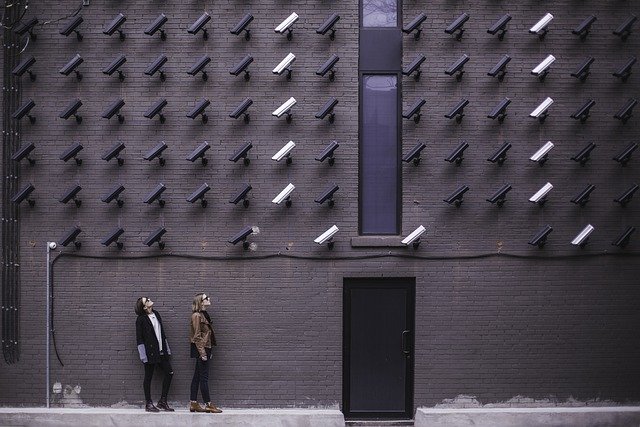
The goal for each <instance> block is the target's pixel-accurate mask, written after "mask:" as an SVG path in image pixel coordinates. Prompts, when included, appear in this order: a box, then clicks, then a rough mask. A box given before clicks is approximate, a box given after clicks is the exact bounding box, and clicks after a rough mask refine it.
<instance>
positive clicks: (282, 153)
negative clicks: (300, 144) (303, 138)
mask: <svg viewBox="0 0 640 427" xmlns="http://www.w3.org/2000/svg"><path fill="white" fill-rule="evenodd" d="M295 146H296V143H295V142H293V141H289V142H287V143H286V144H285V145H284V147H282V148H281V149H280V150H279V151H278V152H277V153H276V154H274V155H273V157H271V160H275V161H276V162H279V161H280V160H282V159H284V158H285V157H286V158H287V164H291V157H290V153H291V150H293V147H295Z"/></svg>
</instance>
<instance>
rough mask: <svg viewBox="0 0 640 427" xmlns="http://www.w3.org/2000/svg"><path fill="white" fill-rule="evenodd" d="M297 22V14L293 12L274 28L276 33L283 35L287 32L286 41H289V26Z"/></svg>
mask: <svg viewBox="0 0 640 427" xmlns="http://www.w3.org/2000/svg"><path fill="white" fill-rule="evenodd" d="M297 20H298V14H297V13H295V12H293V13H292V14H291V15H289V16H287V18H286V19H285V20H284V21H282V22H281V23H280V25H278V26H277V27H276V28H275V32H276V33H280V34H284V33H285V32H287V31H288V32H289V33H288V34H287V39H289V40H291V37H292V32H291V31H292V29H291V26H292V25H293V24H294V23H295V22H296V21H297Z"/></svg>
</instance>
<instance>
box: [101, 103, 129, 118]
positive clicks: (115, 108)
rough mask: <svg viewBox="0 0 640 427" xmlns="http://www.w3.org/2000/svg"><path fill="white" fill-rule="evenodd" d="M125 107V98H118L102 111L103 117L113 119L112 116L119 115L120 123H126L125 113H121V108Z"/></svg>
mask: <svg viewBox="0 0 640 427" xmlns="http://www.w3.org/2000/svg"><path fill="white" fill-rule="evenodd" d="M122 107H124V99H122V98H120V99H116V100H115V101H113V102H112V103H111V104H109V106H108V107H107V109H106V110H104V112H103V113H102V118H103V119H107V120H111V117H113V116H116V117H118V123H124V115H122V114H120V110H121V109H122Z"/></svg>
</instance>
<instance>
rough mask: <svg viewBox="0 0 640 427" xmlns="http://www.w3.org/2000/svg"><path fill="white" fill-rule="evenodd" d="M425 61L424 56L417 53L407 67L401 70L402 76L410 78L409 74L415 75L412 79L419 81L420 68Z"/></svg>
mask: <svg viewBox="0 0 640 427" xmlns="http://www.w3.org/2000/svg"><path fill="white" fill-rule="evenodd" d="M426 59H427V57H426V56H424V55H422V54H420V53H419V54H418V55H416V57H415V58H414V59H413V61H411V63H410V64H409V65H407V66H406V67H404V68H403V69H402V74H403V75H405V76H410V75H411V74H413V73H415V74H416V75H415V76H414V77H413V78H414V79H415V80H416V81H417V80H420V75H421V74H422V71H420V66H421V65H422V63H423V62H424V61H425V60H426Z"/></svg>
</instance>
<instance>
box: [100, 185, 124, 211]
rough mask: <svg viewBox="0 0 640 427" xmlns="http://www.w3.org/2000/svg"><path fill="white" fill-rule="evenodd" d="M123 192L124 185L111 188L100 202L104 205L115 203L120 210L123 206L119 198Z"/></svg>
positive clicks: (122, 201)
mask: <svg viewBox="0 0 640 427" xmlns="http://www.w3.org/2000/svg"><path fill="white" fill-rule="evenodd" d="M123 191H124V185H117V186H116V187H115V188H113V189H112V190H111V191H110V192H109V193H107V194H106V195H105V196H104V197H103V198H102V201H103V202H104V203H111V202H112V201H113V200H115V201H116V203H117V204H118V207H119V208H121V207H122V206H123V205H124V200H122V199H121V198H120V194H121V193H122V192H123Z"/></svg>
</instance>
